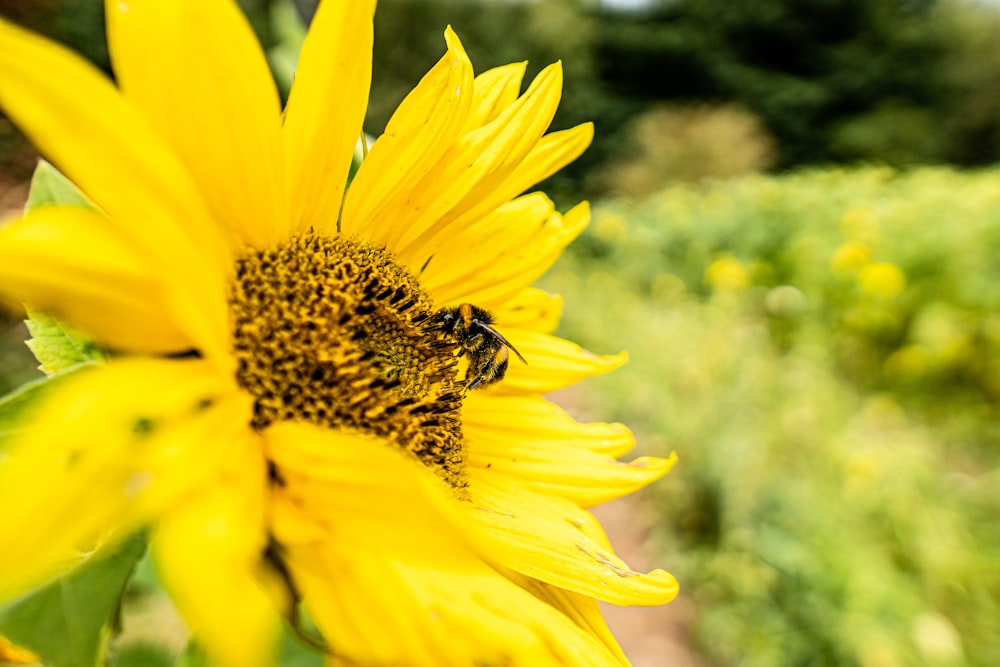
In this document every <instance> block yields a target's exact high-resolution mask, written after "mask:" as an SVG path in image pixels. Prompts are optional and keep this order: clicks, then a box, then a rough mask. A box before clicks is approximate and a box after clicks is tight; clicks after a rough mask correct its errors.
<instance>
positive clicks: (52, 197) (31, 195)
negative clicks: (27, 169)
mask: <svg viewBox="0 0 1000 667" xmlns="http://www.w3.org/2000/svg"><path fill="white" fill-rule="evenodd" d="M52 204H59V205H64V206H85V207H87V208H93V207H94V206H93V204H91V203H90V201H89V200H88V199H87V198H86V197H85V196H84V194H83V193H82V192H80V189H79V188H77V187H76V186H75V185H73V183H72V182H71V181H70V180H69V179H68V178H66V177H65V176H63V175H62V174H61V173H60V172H59V170H58V169H56V168H55V167H53V166H52V165H51V164H50V163H48V162H46V161H45V160H39V161H38V166H37V167H35V173H34V174H32V176H31V187H30V189H29V190H28V201H27V203H26V204H25V205H24V212H25V213H28V212H29V211H32V210H33V209H36V208H38V207H39V206H50V205H52Z"/></svg>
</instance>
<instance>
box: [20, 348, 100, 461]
mask: <svg viewBox="0 0 1000 667" xmlns="http://www.w3.org/2000/svg"><path fill="white" fill-rule="evenodd" d="M90 365H91V364H78V365H76V366H73V367H69V368H66V369H64V370H63V371H62V372H60V373H59V374H58V375H54V376H52V377H48V378H39V379H38V380H34V381H32V382H29V383H27V384H25V385H22V386H21V387H18V388H17V389H15V390H14V391H12V392H10V393H9V394H7V395H6V396H3V397H2V398H0V447H3V445H4V444H5V441H6V440H7V438H8V437H9V436H10V434H11V433H12V432H14V431H15V430H16V429H17V428H18V426H19V425H20V424H22V423H24V422H25V421H27V420H28V419H29V417H30V415H31V412H32V410H34V409H35V408H36V407H37V406H38V405H40V404H41V401H42V400H43V399H44V397H45V396H46V395H48V393H49V392H50V391H52V390H53V389H55V388H56V387H58V386H59V385H60V384H62V383H63V382H64V381H65V380H66V379H67V378H68V377H69V376H71V375H74V374H75V373H77V372H79V371H82V370H83V369H84V368H86V367H88V366H90Z"/></svg>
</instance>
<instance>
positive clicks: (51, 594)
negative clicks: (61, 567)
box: [0, 533, 146, 667]
mask: <svg viewBox="0 0 1000 667" xmlns="http://www.w3.org/2000/svg"><path fill="white" fill-rule="evenodd" d="M6 539H17V536H16V535H8V536H6ZM145 549H146V536H145V534H144V533H139V534H136V535H133V536H131V537H129V538H127V539H125V540H124V541H122V542H120V543H118V544H115V545H112V546H109V547H106V548H104V549H102V550H100V551H98V552H97V553H96V554H94V555H93V556H91V557H90V558H89V559H88V560H87V561H86V562H84V563H83V564H82V565H80V566H79V567H77V568H76V569H75V570H73V571H72V572H70V573H69V574H67V575H65V576H63V577H61V578H59V579H57V580H55V581H52V582H50V583H48V584H45V585H44V586H42V587H41V588H37V589H35V590H33V591H31V592H30V593H27V594H25V595H23V596H21V597H20V598H17V599H15V600H13V601H12V602H9V603H8V604H6V605H4V606H3V607H2V608H0V634H2V635H3V636H5V637H7V638H8V639H10V640H11V641H12V642H14V643H15V644H16V645H18V646H22V647H24V648H26V649H28V650H30V651H31V652H32V653H34V654H35V655H37V656H38V657H39V658H41V660H42V663H43V664H45V665H46V667H99V666H102V665H104V664H105V663H106V657H107V650H108V640H109V638H110V637H111V636H112V635H113V634H114V632H115V631H116V627H115V626H116V624H117V622H118V614H119V609H120V606H121V599H122V595H123V594H124V592H125V586H126V585H127V584H128V580H129V578H130V577H131V575H132V572H133V570H134V569H135V567H136V564H137V563H138V562H139V559H140V558H141V557H142V554H143V552H144V551H145Z"/></svg>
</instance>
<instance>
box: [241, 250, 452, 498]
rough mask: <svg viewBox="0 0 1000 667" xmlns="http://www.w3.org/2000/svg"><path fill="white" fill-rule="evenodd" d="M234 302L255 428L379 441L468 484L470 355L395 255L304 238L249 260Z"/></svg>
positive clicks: (243, 261)
mask: <svg viewBox="0 0 1000 667" xmlns="http://www.w3.org/2000/svg"><path fill="white" fill-rule="evenodd" d="M229 301H230V308H231V311H232V315H233V326H234V329H233V348H234V353H235V356H236V359H237V362H238V368H237V372H236V377H237V381H238V382H239V384H240V385H241V386H242V387H243V388H244V389H246V391H248V392H249V393H250V394H251V395H253V396H254V398H255V404H254V417H253V422H252V425H253V426H254V427H255V428H257V429H265V428H267V427H268V426H269V425H271V424H273V423H275V422H278V421H283V420H290V421H305V422H309V423H312V424H317V425H320V426H326V427H330V428H340V429H348V430H354V431H358V432H363V433H368V434H372V435H376V436H379V437H382V438H385V439H386V440H388V441H389V442H391V443H393V444H394V445H396V446H398V447H401V448H403V449H406V450H408V451H410V452H412V453H413V454H415V455H416V456H417V457H418V458H419V459H420V460H421V461H423V462H424V463H425V464H426V465H428V466H430V467H432V468H433V469H434V470H436V471H437V472H438V473H439V474H441V475H442V476H443V477H444V478H445V479H446V480H447V481H448V482H449V483H450V484H451V485H452V486H455V487H462V486H464V481H463V480H464V474H463V469H464V464H465V453H464V449H463V447H462V431H461V421H460V410H461V405H462V391H461V387H460V385H457V384H456V374H457V369H456V366H457V355H458V353H459V349H458V346H457V344H456V342H455V341H454V339H453V338H452V337H450V336H449V335H448V334H447V333H446V332H445V331H443V330H442V328H441V327H440V326H439V324H438V323H437V321H436V318H435V313H434V309H433V306H432V303H431V300H430V297H429V296H428V295H427V293H426V292H424V291H423V290H422V289H421V288H420V285H419V284H418V283H417V280H416V279H415V278H414V277H413V276H412V275H410V273H409V272H407V271H406V270H405V269H404V268H402V267H401V266H399V265H398V264H396V263H395V261H394V260H393V256H392V255H391V254H390V253H388V252H387V251H385V250H383V249H381V248H378V247H375V246H372V245H368V244H364V243H360V242H358V241H354V240H351V239H347V238H343V237H339V236H338V237H334V238H328V237H320V236H314V235H312V234H306V235H302V236H296V237H293V238H292V239H291V240H290V241H288V242H287V243H285V244H283V245H281V246H279V247H277V248H275V249H270V250H260V251H255V252H253V253H250V254H247V255H245V256H243V257H241V258H240V259H239V260H238V261H237V263H236V280H235V281H234V283H233V288H232V293H231V295H230V300H229Z"/></svg>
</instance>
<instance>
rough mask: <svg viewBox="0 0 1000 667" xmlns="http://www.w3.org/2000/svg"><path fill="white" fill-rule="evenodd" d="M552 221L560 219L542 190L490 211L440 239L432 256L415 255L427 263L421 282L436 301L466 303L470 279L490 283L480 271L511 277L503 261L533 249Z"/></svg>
mask: <svg viewBox="0 0 1000 667" xmlns="http://www.w3.org/2000/svg"><path fill="white" fill-rule="evenodd" d="M553 219H554V220H555V221H556V222H561V221H562V219H561V218H560V217H559V216H558V214H556V213H555V205H554V204H553V203H552V200H550V199H549V198H548V197H546V196H545V195H544V194H541V193H533V194H530V195H525V196H524V197H518V198H517V199H515V200H513V201H510V202H508V203H506V204H504V205H503V206H501V207H500V208H498V209H497V210H495V211H493V212H492V213H491V214H490V215H488V216H485V217H483V218H480V219H479V220H476V221H474V222H472V223H471V224H469V225H467V226H465V227H462V228H456V229H455V230H454V234H452V235H450V236H448V237H447V238H443V239H442V240H441V243H440V244H438V246H437V247H436V249H435V251H434V254H432V255H427V256H426V257H424V256H417V257H415V259H416V260H418V261H420V265H421V266H422V267H424V268H423V270H422V271H421V273H420V284H421V285H423V286H424V289H426V290H427V291H429V292H430V293H431V294H432V295H433V296H434V300H435V301H436V302H438V303H441V304H445V305H451V304H455V305H457V304H459V303H462V300H463V299H465V297H466V296H467V295H468V293H469V292H470V287H469V284H470V282H472V283H475V285H476V286H478V285H479V283H480V282H491V281H490V280H486V281H482V280H481V279H480V278H479V274H480V273H481V272H487V273H498V274H499V275H500V276H506V275H509V273H511V271H509V270H507V269H505V268H503V267H502V266H501V265H502V264H503V263H505V262H508V261H516V260H517V258H519V257H521V256H522V255H523V254H524V253H526V252H532V250H531V249H530V246H531V244H532V241H533V240H534V239H535V237H536V236H538V235H539V234H540V233H541V230H543V228H544V227H546V226H547V225H548V224H549V221H550V220H553Z"/></svg>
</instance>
